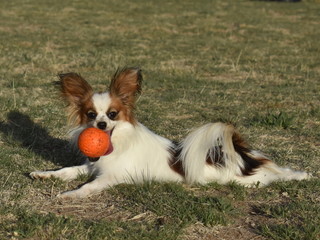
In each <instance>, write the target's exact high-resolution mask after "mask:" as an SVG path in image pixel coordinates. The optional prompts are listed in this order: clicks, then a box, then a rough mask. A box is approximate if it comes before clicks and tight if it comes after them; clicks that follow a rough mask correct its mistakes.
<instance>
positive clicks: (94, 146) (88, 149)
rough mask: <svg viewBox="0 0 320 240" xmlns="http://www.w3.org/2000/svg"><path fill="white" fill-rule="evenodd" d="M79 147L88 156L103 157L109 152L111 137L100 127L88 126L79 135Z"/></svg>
mask: <svg viewBox="0 0 320 240" xmlns="http://www.w3.org/2000/svg"><path fill="white" fill-rule="evenodd" d="M78 147H79V149H80V151H81V152H82V153H83V154H84V155H86V156H88V157H92V158H96V157H101V156H102V155H105V154H106V153H107V151H108V149H109V147H110V137H109V135H108V134H107V133H106V132H104V131H102V130H100V129H97V128H93V127H91V128H86V129H85V130H83V131H82V133H80V135H79V139H78Z"/></svg>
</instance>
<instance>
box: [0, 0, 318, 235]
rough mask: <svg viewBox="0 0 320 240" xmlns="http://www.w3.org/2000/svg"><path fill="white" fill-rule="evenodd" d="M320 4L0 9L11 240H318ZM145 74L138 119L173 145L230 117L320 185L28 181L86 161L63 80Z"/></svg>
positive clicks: (2, 201) (97, 1)
mask: <svg viewBox="0 0 320 240" xmlns="http://www.w3.org/2000/svg"><path fill="white" fill-rule="evenodd" d="M319 25H320V2H319V1H316V0H314V1H301V2H297V3H285V2H284V3H282V2H274V1H249V0H238V1H225V0H200V1H191V0H185V1H173V0H164V1H155V0H154V1H146V0H136V1H128V0H124V1H116V0H105V1H103V0H92V1H85V0H78V1H62V0H57V1H41V0H28V1H25V0H12V1H1V2H0V66H1V67H0V239H139V240H140V239H152V240H156V239H159V240H164V239H166V240H169V239H180V240H191V239H232V240H233V239H239V240H240V239H279V240H280V239H308V240H309V239H319V238H320V227H319V223H320V215H319V213H318V212H319V208H320V195H319V189H320V181H319V176H320V94H319V92H320V79H319V76H320V65H319V63H320V44H319V36H320V28H319ZM123 66H139V67H141V68H142V70H143V75H144V82H143V93H142V95H141V97H140V98H139V99H138V106H137V109H136V112H137V116H138V119H139V121H140V122H141V123H143V124H144V125H146V126H147V127H149V128H150V129H152V130H153V131H155V132H156V133H158V134H160V135H163V136H165V137H168V138H170V139H172V140H180V139H182V138H183V137H184V136H185V135H186V134H187V133H188V132H189V131H190V130H191V129H193V128H194V127H198V126H200V125H202V124H204V123H207V122H214V121H225V122H232V123H233V124H234V125H236V126H237V128H238V129H239V130H240V132H242V133H243V134H244V136H245V138H246V139H247V140H248V141H249V142H251V145H252V146H253V147H254V148H256V149H259V150H261V151H263V152H265V153H266V154H267V155H268V156H270V157H271V158H272V159H273V160H274V161H275V162H276V163H278V164H279V165H284V166H289V167H291V168H294V169H299V170H305V171H308V172H310V173H311V174H312V175H313V177H314V178H313V179H311V180H308V181H301V182H296V181H293V182H279V183H274V184H272V185H270V186H268V187H265V188H261V189H256V188H251V189H248V188H243V187H241V186H239V185H237V184H235V183H230V184H229V185H227V186H221V185H218V184H215V183H212V184H209V185H206V186H200V185H192V186H189V185H179V184H174V183H155V182H146V183H144V184H140V185H119V186H117V187H114V188H112V189H109V190H106V191H104V192H102V193H101V194H98V195H94V196H91V197H89V198H87V199H81V200H72V201H71V200H70V201H61V200H58V199H56V198H55V196H56V195H57V194H58V193H59V192H62V191H65V190H70V189H72V188H76V187H77V186H79V185H80V184H81V183H83V182H84V181H86V180H87V176H79V178H78V179H77V181H74V182H71V183H66V182H62V181H59V180H56V179H51V180H48V181H33V180H32V179H30V178H29V177H28V173H29V172H31V171H34V170H41V169H43V170H44V169H57V168H60V167H63V166H69V165H73V164H79V163H80V162H81V160H82V158H81V156H79V154H77V153H75V152H73V151H72V149H71V148H70V147H69V146H68V135H67V132H68V127H67V125H66V114H65V104H64V103H63V102H62V101H61V99H60V97H59V94H58V93H57V89H56V88H55V86H54V85H53V84H52V82H54V81H56V80H57V74H58V73H62V72H70V71H73V72H77V73H80V74H81V75H82V76H83V77H84V78H86V79H87V80H88V81H89V82H90V83H91V84H92V85H93V86H94V88H95V89H96V90H97V91H103V90H105V89H106V88H107V86H108V83H109V81H110V79H111V76H112V75H113V73H114V72H115V70H116V69H117V68H118V67H123Z"/></svg>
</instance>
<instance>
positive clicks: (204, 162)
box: [30, 68, 308, 198]
mask: <svg viewBox="0 0 320 240" xmlns="http://www.w3.org/2000/svg"><path fill="white" fill-rule="evenodd" d="M59 77H60V82H59V83H60V86H61V92H62V95H63V97H64V98H65V100H66V101H67V102H68V103H69V110H70V112H69V119H70V120H71V121H72V122H73V123H74V124H75V125H76V127H75V128H74V129H73V130H72V141H73V143H74V144H76V143H77V138H78V136H79V134H80V132H81V131H83V130H84V129H85V128H88V127H96V128H99V129H102V130H104V131H105V132H106V134H109V135H110V137H111V143H112V148H113V149H112V152H111V153H110V154H108V155H105V156H101V157H100V158H97V159H89V158H88V160H87V161H86V162H85V163H84V164H83V165H81V166H74V167H66V168H62V169H60V170H57V171H35V172H32V173H30V176H31V177H32V178H49V177H56V178H60V179H62V180H66V181H69V180H73V179H75V178H76V177H77V176H78V175H79V174H92V175H95V179H94V180H93V181H91V182H89V183H86V184H84V185H83V186H81V187H80V188H79V189H76V190H73V191H68V192H64V193H62V194H60V195H59V197H62V198H75V197H76V198H78V197H86V196H88V195H91V194H94V193H98V192H99V191H101V190H103V189H105V188H108V187H110V186H113V185H116V184H119V183H139V182H143V181H150V180H155V181H172V182H186V183H189V184H192V183H200V184H205V183H209V182H218V183H221V184H226V183H228V182H231V181H234V182H237V183H239V184H241V185H245V186H254V185H259V186H264V185H267V184H269V183H270V182H272V181H276V180H293V179H296V180H302V179H306V178H308V174H307V173H305V172H298V171H293V170H291V169H288V168H282V167H279V166H277V165H276V164H275V163H273V162H272V161H271V160H269V159H268V158H267V157H266V156H264V155H263V154H262V153H260V152H258V151H255V150H252V149H250V147H249V146H248V145H247V144H246V143H245V142H244V141H243V139H242V138H241V136H240V135H239V134H238V133H237V131H236V130H235V129H234V127H233V126H231V125H229V124H224V123H209V124H206V125H204V126H202V127H200V128H198V129H196V130H194V131H192V132H191V133H190V134H189V135H188V136H187V137H186V138H185V139H184V140H182V141H181V142H180V143H174V142H172V141H170V140H168V139H166V138H163V137H161V136H159V135H157V134H155V133H153V132H152V131H150V130H149V129H148V128H146V127H145V126H144V125H142V124H141V123H139V122H138V121H137V120H136V118H135V115H134V107H135V100H136V97H137V95H138V94H139V93H140V91H141V81H142V75H141V70H140V69H138V68H124V69H122V70H118V71H117V72H116V73H115V75H114V77H113V78H112V81H111V84H110V86H109V90H108V91H107V92H103V93H94V92H93V90H92V88H91V86H90V85H89V84H88V83H87V81H85V80H84V79H83V78H82V77H81V76H79V75H78V74H75V73H67V74H61V75H59ZM109 152H110V151H109Z"/></svg>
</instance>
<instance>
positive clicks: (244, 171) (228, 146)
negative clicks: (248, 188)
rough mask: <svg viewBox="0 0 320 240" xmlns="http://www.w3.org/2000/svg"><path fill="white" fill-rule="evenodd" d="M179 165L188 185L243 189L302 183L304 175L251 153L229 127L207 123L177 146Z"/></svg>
mask: <svg viewBox="0 0 320 240" xmlns="http://www.w3.org/2000/svg"><path fill="white" fill-rule="evenodd" d="M180 151H181V152H180V161H182V166H183V169H184V173H185V179H186V182H188V183H195V182H197V183H206V182H209V181H217V182H219V183H227V182H229V181H237V182H239V183H240V184H243V185H252V184H256V183H258V182H260V183H261V185H266V184H268V183H269V182H272V181H274V180H291V179H298V180H301V179H304V178H307V176H308V175H307V174H306V173H303V172H295V171H292V170H290V169H287V168H286V169H284V168H280V167H278V166H277V165H276V164H274V163H273V162H272V161H271V160H269V159H268V158H267V157H266V156H264V155H263V154H261V153H259V152H258V151H254V150H251V149H250V147H249V146H248V144H246V142H245V141H244V140H243V139H242V138H241V136H240V135H239V134H238V133H237V131H236V130H235V129H234V127H233V126H232V125H229V124H224V123H210V124H207V125H204V126H202V127H200V128H198V129H196V130H195V131H193V132H191V133H190V134H189V135H188V136H187V137H186V138H185V139H184V140H183V141H182V142H181V144H180Z"/></svg>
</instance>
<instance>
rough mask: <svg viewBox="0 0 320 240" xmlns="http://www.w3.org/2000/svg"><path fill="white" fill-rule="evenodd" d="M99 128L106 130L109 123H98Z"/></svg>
mask: <svg viewBox="0 0 320 240" xmlns="http://www.w3.org/2000/svg"><path fill="white" fill-rule="evenodd" d="M97 126H98V128H99V129H101V130H104V129H106V127H107V123H106V122H98V124H97Z"/></svg>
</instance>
